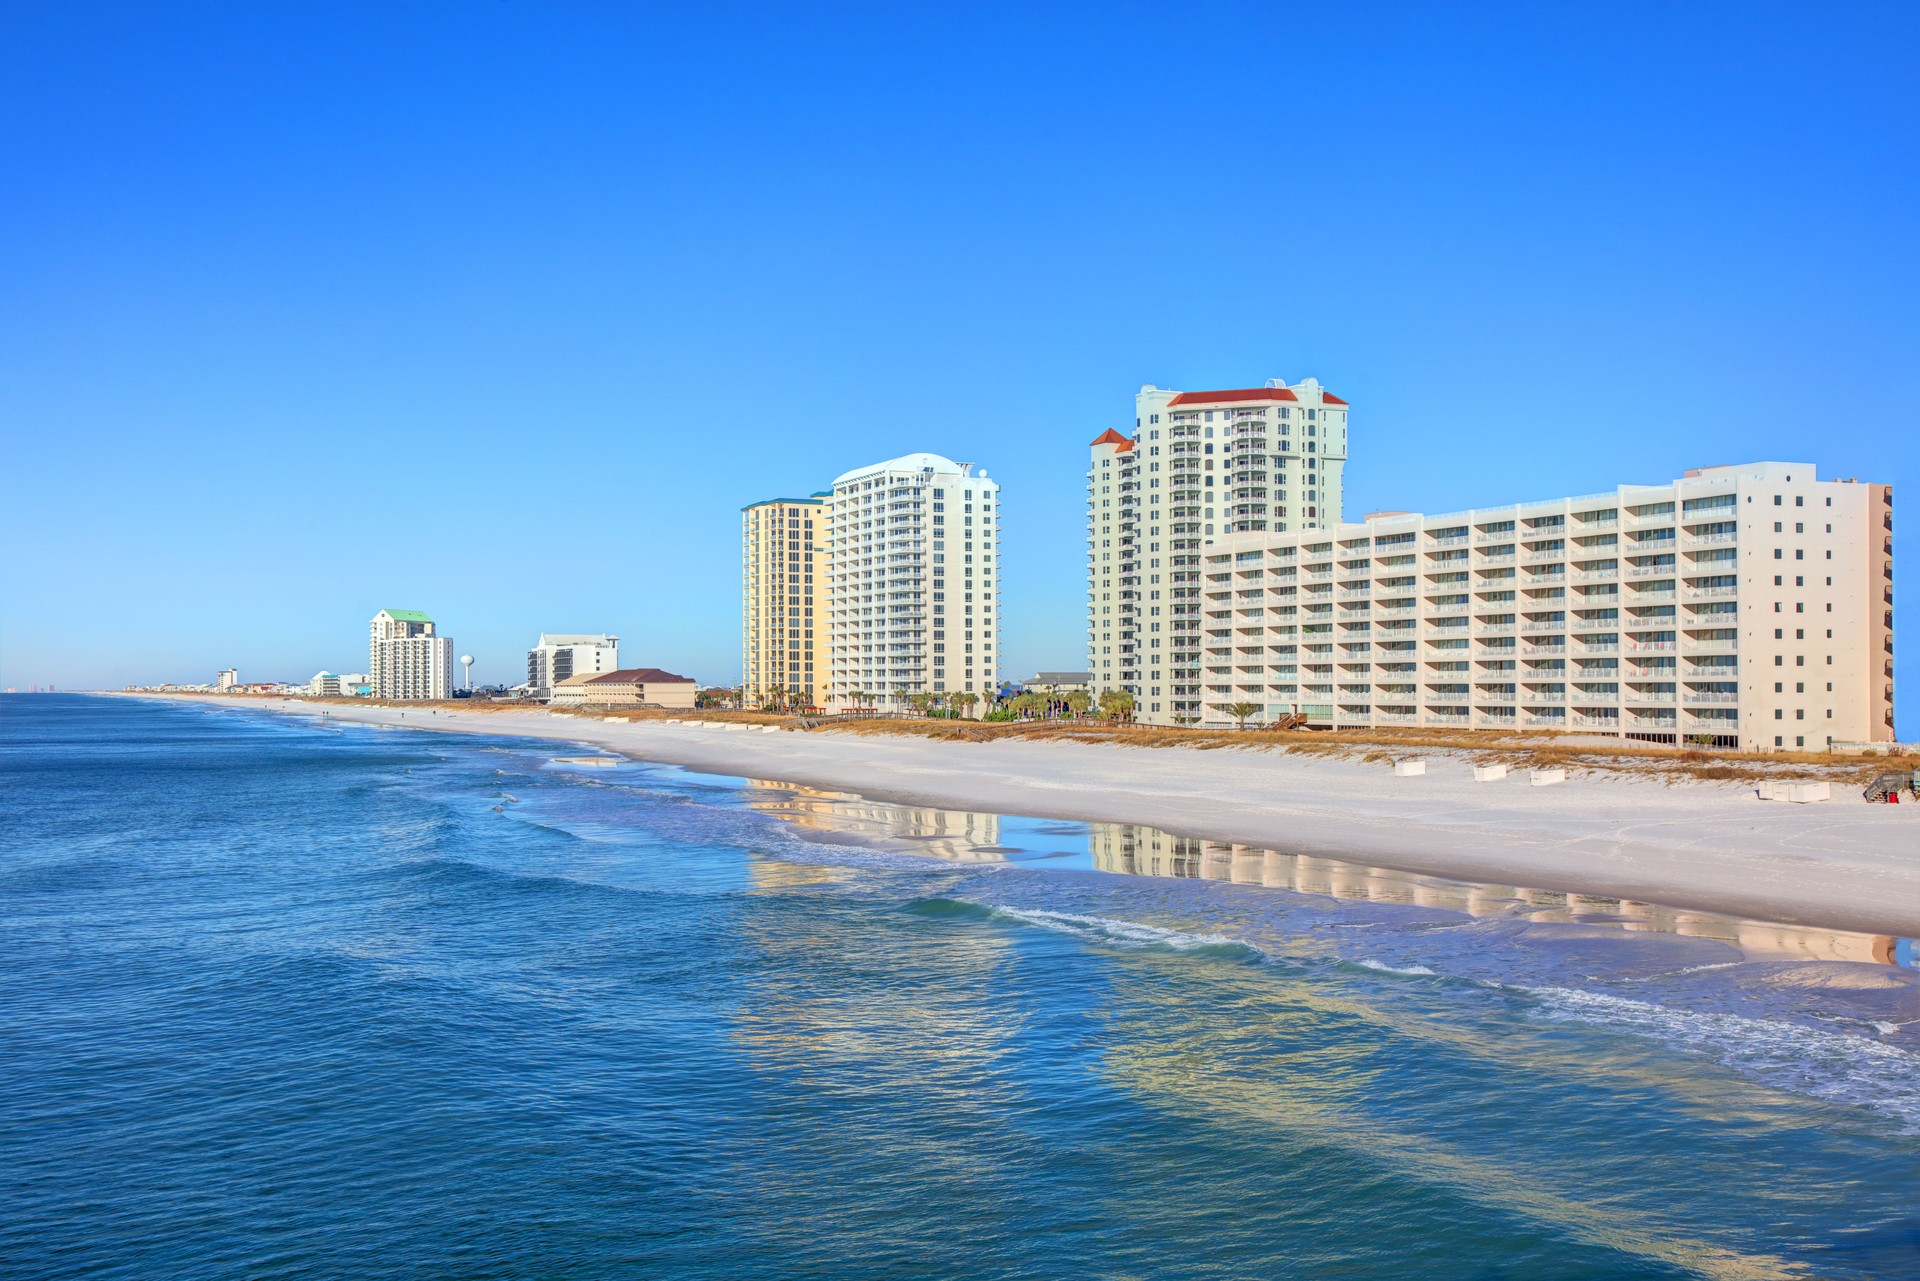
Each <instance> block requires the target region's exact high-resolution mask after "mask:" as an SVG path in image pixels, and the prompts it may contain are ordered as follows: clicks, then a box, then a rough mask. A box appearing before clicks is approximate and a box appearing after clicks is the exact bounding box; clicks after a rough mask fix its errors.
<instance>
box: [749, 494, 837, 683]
mask: <svg viewBox="0 0 1920 1281" xmlns="http://www.w3.org/2000/svg"><path fill="white" fill-rule="evenodd" d="M825 526H826V495H825V494H824V493H822V494H814V495H812V496H811V497H808V498H769V499H767V500H766V501H765V502H759V503H751V504H749V505H747V506H745V507H742V508H741V509H740V679H741V685H742V688H743V691H744V697H745V698H746V701H747V702H748V703H750V704H760V703H765V702H766V701H768V700H769V699H773V698H776V697H781V696H785V697H798V698H801V699H803V700H804V701H805V702H807V703H808V704H811V705H813V706H822V705H824V704H825V703H826V699H827V620H826V617H825V611H824V609H823V608H822V604H823V602H824V601H825V598H826V582H827V565H826V559H827V557H826V544H825V541H824V539H823V537H822V535H823V534H824V532H825ZM816 586H817V587H818V589H819V594H818V595H816V594H815V589H816ZM816 622H817V623H818V624H819V625H818V626H815V623H816Z"/></svg>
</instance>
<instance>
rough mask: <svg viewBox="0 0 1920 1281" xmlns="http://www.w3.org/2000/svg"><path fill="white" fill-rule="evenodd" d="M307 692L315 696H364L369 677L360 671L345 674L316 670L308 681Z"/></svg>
mask: <svg viewBox="0 0 1920 1281" xmlns="http://www.w3.org/2000/svg"><path fill="white" fill-rule="evenodd" d="M307 693H308V694H310V695H311V696H313V697H314V698H363V697H365V696H366V694H367V678H366V675H365V674H364V673H360V672H348V673H345V674H343V675H335V674H334V673H333V672H315V673H314V675H313V679H312V680H310V681H308V682H307Z"/></svg>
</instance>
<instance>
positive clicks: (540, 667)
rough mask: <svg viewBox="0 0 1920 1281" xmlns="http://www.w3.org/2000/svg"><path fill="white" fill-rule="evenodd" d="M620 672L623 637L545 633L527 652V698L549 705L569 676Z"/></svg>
mask: <svg viewBox="0 0 1920 1281" xmlns="http://www.w3.org/2000/svg"><path fill="white" fill-rule="evenodd" d="M619 670H620V638H619V637H618V636H613V635H610V634H608V633H605V632H591V633H573V632H542V633H540V642H539V644H537V645H535V646H534V647H533V648H532V649H530V650H528V651H527V697H529V698H535V699H539V700H540V701H541V702H543V703H544V702H546V701H547V700H548V699H549V698H552V697H553V687H554V686H555V685H558V684H559V683H560V682H561V681H563V680H566V679H567V678H568V677H569V676H599V675H602V674H604V673H606V672H617V671H619Z"/></svg>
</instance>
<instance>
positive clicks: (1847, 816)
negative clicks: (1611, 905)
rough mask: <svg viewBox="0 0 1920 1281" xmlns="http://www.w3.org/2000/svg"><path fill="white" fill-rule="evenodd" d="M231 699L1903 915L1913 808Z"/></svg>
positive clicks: (1911, 905) (1270, 761)
mask: <svg viewBox="0 0 1920 1281" xmlns="http://www.w3.org/2000/svg"><path fill="white" fill-rule="evenodd" d="M201 701H204V702H207V703H210V704H214V705H218V706H223V707H228V708H232V709H234V710H236V711H272V712H281V713H296V714H301V715H308V716H326V717H331V718H332V719H334V720H337V721H351V722H356V723H361V724H370V725H387V726H392V727H396V728H406V729H415V728H417V729H421V730H437V731H443V732H455V733H478V734H495V735H506V736H522V737H529V738H548V739H554V740H559V741H562V742H566V743H587V744H592V745H594V746H597V747H602V748H606V749H609V750H612V751H617V752H622V753H626V754H630V755H632V756H635V757H638V758H641V759H644V760H649V761H656V762H660V763H662V764H671V765H680V766H684V767H687V768H690V769H695V770H705V771H712V772H719V773H726V774H735V775H744V776H748V777H753V778H763V779H775V780H779V781H781V782H787V783H796V784H803V785H806V786H811V787H823V788H831V789H836V790H840V791H848V792H854V793H858V794H860V795H863V796H871V797H875V798H877V799H882V800H889V801H897V802H901V803H904V804H916V805H934V806H942V807H947V808H953V809H973V810H988V811H993V812H997V813H1015V814H1027V815H1033V816H1035V817H1042V818H1058V819H1073V820H1080V821H1092V822H1114V823H1133V824H1140V825H1144V826H1149V827H1156V828H1161V829H1165V830H1169V831H1178V832H1182V833H1187V834H1191V835H1193V836H1195V837H1200V838H1204V839H1206V840H1212V841H1220V842H1227V843H1232V844H1239V845H1248V846H1257V847H1260V848H1262V849H1274V850H1284V851H1287V852H1289V853H1294V854H1303V855H1310V856H1321V857H1327V858H1339V859H1348V860H1361V861H1365V862H1368V863H1372V864H1377V865H1380V866H1385V867H1391V868H1398V869H1402V870H1405V871H1412V872H1425V873H1430V874H1433V875H1436V876H1445V877H1451V878H1455V879H1459V880H1468V881H1486V882H1501V883H1511V884H1520V885H1533V886H1541V887H1545V888H1551V889H1555V890H1563V891H1569V892H1573V893H1584V894H1600V895H1607V896H1611V897H1615V898H1628V899H1635V900H1639V901H1643V902H1647V903H1658V904H1664V905H1666V906H1669V907H1675V908H1695V909H1700V910H1703V911H1710V912H1720V913H1726V914H1729V915H1734V916H1742V917H1749V918H1754V919H1758V920H1767V921H1779V922H1786V923H1791V924H1798V925H1809V926H1819V927H1826V928H1832V929H1842V930H1855V931H1860V932H1863V933H1869V934H1890V935H1899V936H1903V937H1911V936H1914V935H1920V807H1915V806H1878V805H1866V804H1863V803H1861V802H1859V800H1858V799H1857V798H1856V797H1855V796H1853V795H1852V794H1849V793H1845V792H1844V789H1839V788H1836V789H1835V792H1836V796H1835V799H1834V800H1833V801H1831V802H1829V803H1825V804H1814V805H1793V804H1787V803H1784V802H1767V801H1760V800H1758V799H1757V798H1756V797H1755V794H1754V791H1753V789H1752V788H1751V787H1750V786H1745V785H1735V784H1707V783H1693V782H1674V783H1667V782H1663V781H1645V780H1637V779H1619V778H1592V779H1589V778H1578V777H1575V778H1572V779H1569V780H1568V781H1567V782H1565V783H1562V784H1559V785H1557V786H1552V787H1533V786H1530V785H1529V783H1528V780H1527V778H1526V775H1525V773H1524V772H1520V773H1517V774H1514V775H1512V776H1510V777H1508V778H1506V779H1503V780H1501V781H1498V782H1486V783H1482V782H1475V781H1474V779H1473V771H1472V768H1471V767H1470V766H1469V765H1468V764H1466V763H1465V762H1464V761H1461V760H1458V759H1455V758H1451V757H1449V756H1447V755H1446V754H1444V753H1435V752H1422V753H1419V754H1420V755H1422V756H1424V757H1425V758H1426V759H1427V761H1428V765H1427V773H1426V774H1425V775H1423V776H1417V777H1395V776H1394V774H1393V772H1392V770H1391V769H1390V768H1388V767H1387V766H1384V765H1379V764H1365V763H1360V762H1355V761H1335V760H1326V759H1315V758H1302V757H1297V756H1288V755H1285V754H1283V753H1278V752H1267V751H1257V750H1252V751H1233V750H1214V751H1198V750H1192V749H1184V748H1130V747H1124V746H1115V745H1110V744H1101V743H1072V742H1011V741H999V742H987V743H950V742H940V741H936V740H932V739H924V738H918V737H912V736H906V735H901V736H897V737H896V736H886V735H880V736H874V735H852V734H833V733H808V734H801V733H791V732H782V731H776V732H772V733H764V732H761V731H760V729H759V727H747V726H738V725H736V726H732V727H728V728H722V727H721V726H719V725H717V724H708V725H693V724H684V723H669V722H661V721H652V722H639V723H635V722H626V721H619V722H613V721H598V720H591V719H586V718H582V717H577V716H561V715H555V714H552V713H548V712H544V711H536V710H527V711H489V712H454V711H444V710H442V711H433V710H428V709H418V710H413V711H401V710H399V709H396V708H391V707H376V706H368V707H356V706H352V705H348V704H340V703H307V702H303V701H301V700H295V699H287V700H247V701H245V702H236V701H235V700H232V699H225V698H218V697H207V698H204V699H202V700H201Z"/></svg>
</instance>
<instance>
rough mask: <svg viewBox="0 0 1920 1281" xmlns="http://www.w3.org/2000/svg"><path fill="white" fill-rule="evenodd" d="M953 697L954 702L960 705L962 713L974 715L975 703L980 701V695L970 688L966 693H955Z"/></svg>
mask: <svg viewBox="0 0 1920 1281" xmlns="http://www.w3.org/2000/svg"><path fill="white" fill-rule="evenodd" d="M953 699H954V702H956V703H958V704H959V705H960V713H961V715H963V716H971V715H973V705H974V704H975V703H977V702H979V701H980V696H979V695H978V694H976V693H974V692H973V691H972V690H968V691H966V692H965V693H964V694H955V695H954V696H953Z"/></svg>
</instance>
